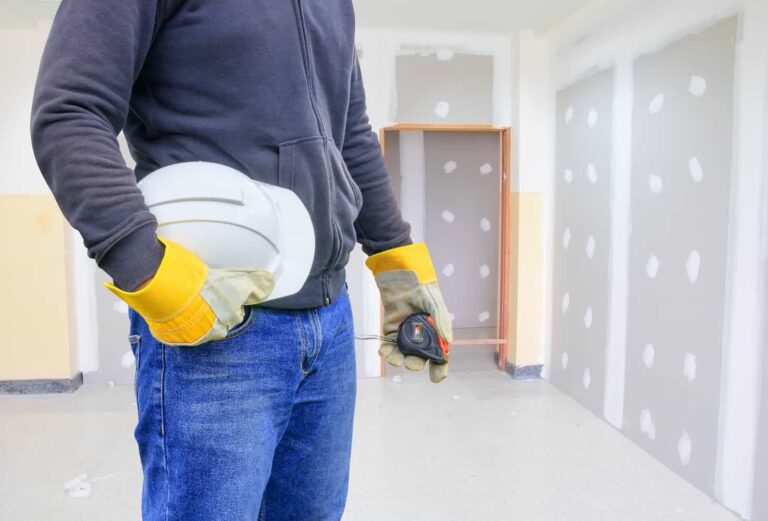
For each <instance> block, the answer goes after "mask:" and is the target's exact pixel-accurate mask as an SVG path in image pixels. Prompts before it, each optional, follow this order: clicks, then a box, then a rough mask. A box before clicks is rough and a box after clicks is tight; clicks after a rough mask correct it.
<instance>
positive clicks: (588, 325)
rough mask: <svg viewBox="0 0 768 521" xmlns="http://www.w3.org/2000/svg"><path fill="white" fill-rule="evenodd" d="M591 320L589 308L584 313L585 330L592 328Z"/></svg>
mask: <svg viewBox="0 0 768 521" xmlns="http://www.w3.org/2000/svg"><path fill="white" fill-rule="evenodd" d="M592 318H593V317H592V306H589V307H587V310H586V311H585V312H584V327H586V328H587V329H589V328H591V327H592Z"/></svg>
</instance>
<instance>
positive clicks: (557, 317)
mask: <svg viewBox="0 0 768 521" xmlns="http://www.w3.org/2000/svg"><path fill="white" fill-rule="evenodd" d="M613 90H614V81H613V69H609V70H605V71H602V72H599V73H597V74H594V75H592V76H590V77H588V78H585V79H583V80H581V81H578V82H577V83H575V84H573V85H571V86H570V87H567V88H565V89H563V90H561V91H560V92H558V93H557V123H556V124H557V138H556V140H557V144H556V181H555V245H554V258H553V269H554V272H553V281H552V284H553V285H552V288H553V302H554V309H553V315H552V368H551V371H550V379H551V380H552V382H553V383H554V384H555V385H557V386H558V387H559V388H560V389H562V390H564V391H565V392H566V393H568V394H569V395H571V396H572V397H574V398H575V399H576V400H578V401H579V402H580V403H582V404H583V405H585V406H586V407H587V408H589V409H590V410H592V411H593V412H595V413H596V414H599V415H601V416H602V413H603V399H604V387H605V354H606V345H607V335H608V319H609V317H610V314H609V311H610V310H609V309H608V303H609V295H610V274H609V258H610V248H609V243H610V240H609V238H610V223H611V212H610V201H611V185H612V179H613V173H612V166H611V149H612V147H611V134H612V115H613V110H612V109H613V107H612V105H613Z"/></svg>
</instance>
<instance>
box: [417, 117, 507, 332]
mask: <svg viewBox="0 0 768 521" xmlns="http://www.w3.org/2000/svg"><path fill="white" fill-rule="evenodd" d="M424 162H425V171H426V178H425V196H426V198H425V200H424V201H422V204H423V206H424V208H425V239H426V241H427V243H428V244H429V247H430V253H431V255H432V260H433V262H434V263H435V268H436V269H437V276H438V280H439V282H440V288H441V291H442V293H443V297H444V298H445V301H446V304H447V305H448V308H449V310H450V311H451V312H452V313H453V315H454V323H453V327H454V335H455V337H456V338H457V339H460V338H498V337H497V334H498V328H497V324H498V312H497V300H498V291H499V265H498V258H499V219H498V214H499V186H500V185H501V181H500V179H499V172H500V170H501V148H500V143H499V134H498V133H496V132H425V133H424Z"/></svg>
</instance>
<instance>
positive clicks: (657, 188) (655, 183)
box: [648, 175, 664, 194]
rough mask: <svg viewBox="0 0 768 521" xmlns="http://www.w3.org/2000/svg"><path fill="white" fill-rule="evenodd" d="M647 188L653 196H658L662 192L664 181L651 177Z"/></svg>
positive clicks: (654, 176) (655, 176) (657, 177)
mask: <svg viewBox="0 0 768 521" xmlns="http://www.w3.org/2000/svg"><path fill="white" fill-rule="evenodd" d="M648 188H650V189H651V192H653V193H654V194H660V193H661V192H662V190H664V181H663V180H662V179H661V177H659V176H657V175H651V176H650V177H649V178H648Z"/></svg>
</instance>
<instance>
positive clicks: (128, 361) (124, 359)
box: [120, 351, 136, 368]
mask: <svg viewBox="0 0 768 521" xmlns="http://www.w3.org/2000/svg"><path fill="white" fill-rule="evenodd" d="M135 361H136V359H135V358H134V357H133V352H131V351H126V352H125V353H123V356H121V357H120V365H122V366H123V367H125V368H128V367H131V366H132V365H133V363H134V362H135Z"/></svg>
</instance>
